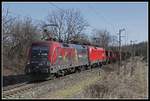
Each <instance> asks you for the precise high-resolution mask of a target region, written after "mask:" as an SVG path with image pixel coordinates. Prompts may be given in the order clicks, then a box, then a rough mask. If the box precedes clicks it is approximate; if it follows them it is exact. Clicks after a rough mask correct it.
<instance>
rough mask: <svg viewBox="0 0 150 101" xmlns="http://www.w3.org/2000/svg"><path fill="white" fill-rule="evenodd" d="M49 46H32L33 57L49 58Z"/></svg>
mask: <svg viewBox="0 0 150 101" xmlns="http://www.w3.org/2000/svg"><path fill="white" fill-rule="evenodd" d="M48 50H49V49H48V46H32V50H31V58H32V59H44V60H45V59H48Z"/></svg>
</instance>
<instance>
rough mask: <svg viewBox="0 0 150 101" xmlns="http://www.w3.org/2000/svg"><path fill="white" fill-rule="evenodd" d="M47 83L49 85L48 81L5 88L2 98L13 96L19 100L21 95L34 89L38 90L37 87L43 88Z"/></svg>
mask: <svg viewBox="0 0 150 101" xmlns="http://www.w3.org/2000/svg"><path fill="white" fill-rule="evenodd" d="M47 83H49V81H44V82H35V83H22V84H20V85H17V86H15V87H14V88H12V87H10V88H7V89H6V88H5V90H3V98H14V97H15V96H17V97H19V98H20V96H21V95H22V94H24V93H26V92H28V91H32V90H33V91H34V90H35V89H38V87H41V86H44V85H45V84H47Z"/></svg>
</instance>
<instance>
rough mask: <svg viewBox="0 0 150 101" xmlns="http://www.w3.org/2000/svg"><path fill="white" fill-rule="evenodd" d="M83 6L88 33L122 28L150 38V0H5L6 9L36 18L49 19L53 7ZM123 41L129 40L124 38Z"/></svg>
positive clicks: (143, 38) (114, 31)
mask: <svg viewBox="0 0 150 101" xmlns="http://www.w3.org/2000/svg"><path fill="white" fill-rule="evenodd" d="M56 6H57V7H59V8H61V9H68V8H75V9H79V10H80V11H81V13H82V15H83V17H84V18H85V19H86V20H87V21H88V23H89V25H90V27H88V29H87V30H86V33H87V34H88V35H92V34H91V30H92V29H94V28H97V29H107V30H108V31H109V32H110V34H112V35H116V34H117V33H118V31H119V29H121V28H125V29H126V31H125V32H122V33H123V34H127V35H128V39H127V40H128V43H129V42H130V40H137V41H138V42H141V41H146V40H148V3H147V2H133V3H132V2H120V3H119V2H107V3H106V2H93V3H92V2H90V3H88V2H74V3H71V2H70V3H69V2H68V3H65V2H63V3H58V2H57V3H56V2H52V3H51V2H21V3H15V2H11V3H10V2H3V3H2V8H4V9H6V8H8V9H9V11H10V12H11V13H12V14H13V15H14V16H17V15H20V16H22V17H24V16H30V17H32V18H33V19H34V20H45V19H46V16H47V14H48V12H49V11H51V10H52V9H53V10H55V9H58V8H57V7H56ZM123 42H125V40H124V39H123Z"/></svg>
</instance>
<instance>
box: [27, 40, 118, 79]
mask: <svg viewBox="0 0 150 101" xmlns="http://www.w3.org/2000/svg"><path fill="white" fill-rule="evenodd" d="M118 59H119V52H114V51H111V50H105V49H104V48H101V47H95V46H90V45H77V44H67V43H61V42H56V41H37V42H33V43H32V45H31V47H30V49H29V52H28V59H27V60H28V61H27V65H26V67H25V73H26V74H27V75H29V76H30V77H31V78H32V79H52V78H55V77H57V76H64V75H65V74H66V73H73V72H76V71H82V70H85V69H90V68H92V67H95V66H97V67H101V66H102V65H103V64H107V63H112V62H114V61H117V60H118Z"/></svg>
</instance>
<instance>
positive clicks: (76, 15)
mask: <svg viewBox="0 0 150 101" xmlns="http://www.w3.org/2000/svg"><path fill="white" fill-rule="evenodd" d="M47 22H48V23H49V24H56V25H57V27H56V26H50V27H49V28H48V29H49V34H50V36H52V37H55V38H56V39H58V40H63V41H65V42H69V41H70V40H71V37H73V36H75V35H78V34H81V33H82V32H83V31H84V30H85V29H86V27H87V26H88V24H87V22H86V21H85V19H84V18H83V17H82V15H81V13H80V11H77V10H74V9H67V10H55V11H52V12H50V13H49V15H48V17H47Z"/></svg>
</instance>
